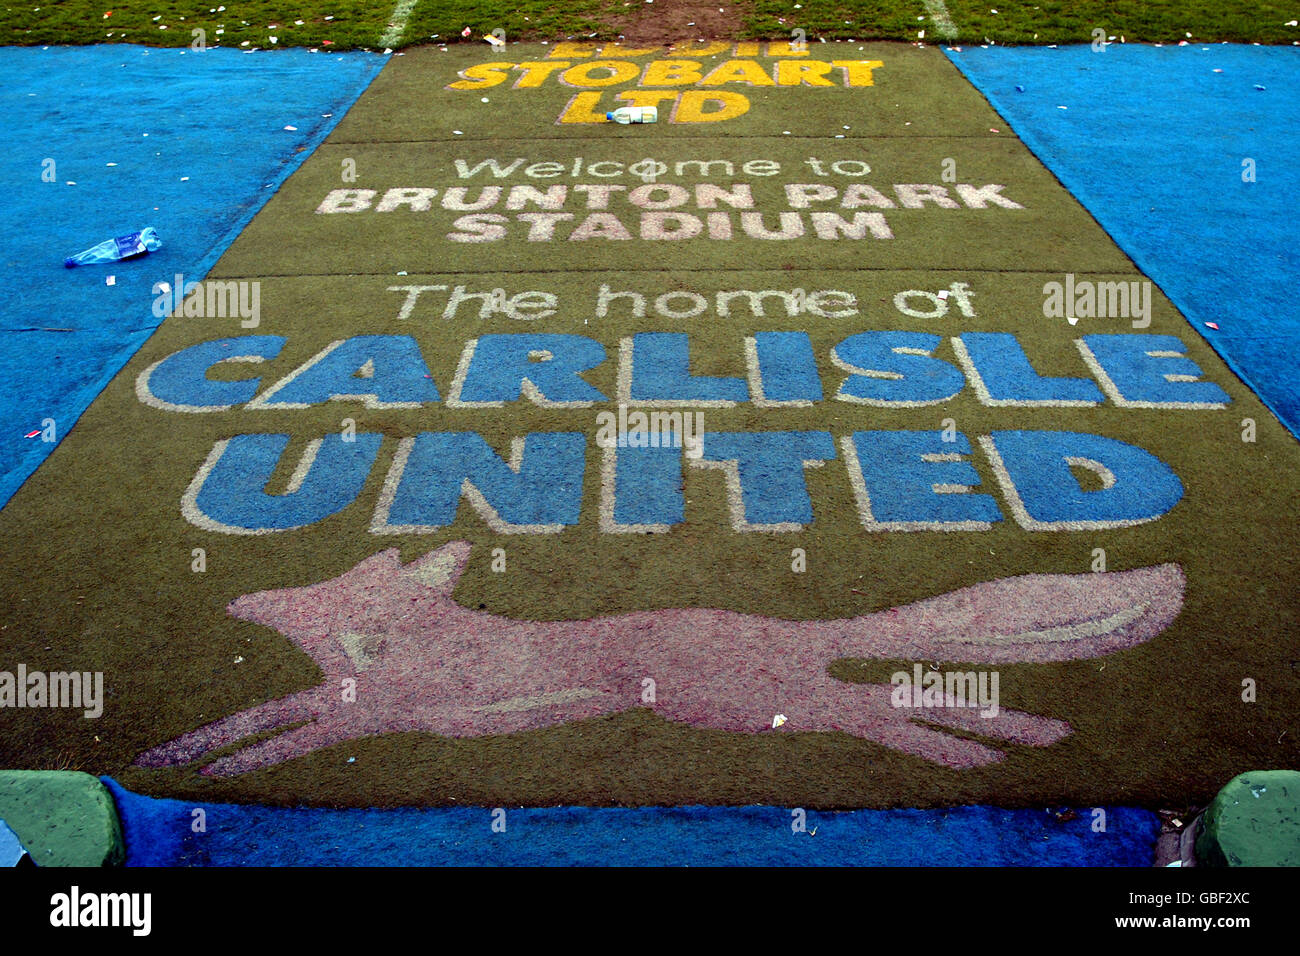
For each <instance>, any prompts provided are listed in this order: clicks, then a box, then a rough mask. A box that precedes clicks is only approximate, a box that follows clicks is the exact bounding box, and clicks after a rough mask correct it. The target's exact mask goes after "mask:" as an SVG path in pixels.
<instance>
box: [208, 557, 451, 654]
mask: <svg viewBox="0 0 1300 956" xmlns="http://www.w3.org/2000/svg"><path fill="white" fill-rule="evenodd" d="M469 552H470V545H469V542H467V541H452V542H450V543H448V544H445V545H443V546H442V547H440V548H437V549H435V550H433V551H430V552H429V553H428V554H425V555H423V556H421V557H418V558H416V559H415V560H414V561H412V562H410V563H409V564H402V562H401V554H400V552H399V551H398V549H397V548H389V549H388V550H387V551H381V552H379V553H378V554H375V555H372V556H371V557H369V558H366V559H365V560H364V561H361V562H360V563H359V564H357V565H356V566H354V567H353V568H351V569H349V570H348V571H345V572H343V573H342V574H340V575H339V576H338V577H334V578H330V579H329V580H328V581H321V582H320V583H319V584H311V585H307V586H304V587H297V588H280V589H277V590H273V591H257V592H254V593H252V594H245V595H243V596H242V597H238V598H236V599H235V600H233V601H231V602H230V604H229V605H228V606H227V608H226V610H227V613H229V614H230V616H231V617H234V618H238V619H239V620H241V621H252V622H254V623H257V624H264V625H266V626H267V627H272V628H274V629H276V630H277V631H279V632H281V633H282V634H284V635H285V636H286V637H288V638H289V639H290V640H292V641H293V642H294V643H295V644H297V645H298V646H300V647H301V648H302V649H303V650H305V651H306V652H307V653H308V654H310V655H311V657H312V659H313V660H314V661H316V663H317V664H319V665H320V666H321V667H322V668H323V669H324V670H326V671H327V672H332V671H343V672H352V671H358V670H365V669H366V668H367V666H368V665H369V664H370V663H371V662H373V661H374V660H376V659H377V658H379V657H381V656H383V655H384V653H385V651H386V650H387V647H386V643H387V641H388V640H389V639H390V637H393V636H395V635H394V632H395V631H400V630H409V629H410V627H415V628H420V627H423V626H425V625H427V624H429V623H432V622H435V621H437V620H438V619H440V618H442V617H445V616H446V614H447V612H448V611H449V610H451V609H452V608H451V607H450V606H449V605H455V602H454V601H453V600H452V596H451V593H452V591H453V590H454V589H455V587H456V582H457V581H458V580H459V579H460V576H461V573H462V572H463V571H464V570H465V565H466V562H467V561H468V560H469ZM404 622H405V623H406V624H408V625H409V627H406V628H403V627H402V625H403V623H404Z"/></svg>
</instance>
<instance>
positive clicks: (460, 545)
mask: <svg viewBox="0 0 1300 956" xmlns="http://www.w3.org/2000/svg"><path fill="white" fill-rule="evenodd" d="M469 551H470V545H469V542H468V541H451V542H448V543H447V544H444V545H443V546H442V547H441V548H436V549H434V550H433V551H430V552H429V553H428V554H426V555H424V556H423V557H419V558H416V559H415V560H414V561H412V562H411V563H410V564H408V565H406V566H405V567H404V568H402V573H403V574H405V575H406V576H407V577H408V578H411V579H412V580H415V581H418V582H419V583H420V584H423V585H425V586H426V587H431V588H438V589H439V590H442V591H446V592H448V593H450V592H451V590H452V588H454V587H455V586H456V582H457V581H458V580H459V579H460V575H461V572H462V571H464V570H465V565H466V564H467V563H468V562H469Z"/></svg>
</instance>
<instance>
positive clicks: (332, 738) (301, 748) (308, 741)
mask: <svg viewBox="0 0 1300 956" xmlns="http://www.w3.org/2000/svg"><path fill="white" fill-rule="evenodd" d="M383 730H384V728H383V727H380V726H377V725H375V723H374V722H373V721H367V720H364V719H357V718H356V717H353V716H349V715H345V714H340V713H335V714H330V715H329V716H326V717H323V718H321V719H320V720H316V721H313V722H312V723H309V724H303V725H302V726H301V727H295V728H293V729H292V730H286V731H284V733H281V734H277V735H276V736H274V737H270V738H268V739H266V740H261V741H258V742H257V743H255V744H253V745H252V746H251V747H245V748H244V749H243V750H237V751H236V752H235V753H233V754H228V755H227V756H225V757H221V758H219V759H217V760H214V761H212V763H210V764H208V765H207V766H205V767H203V768H202V769H200V770H199V773H201V774H202V775H203V776H205V777H233V776H235V775H236V774H241V773H248V771H250V770H260V769H262V768H263V767H269V766H271V765H273V764H277V763H284V761H286V760H292V759H294V758H295V757H301V756H303V755H304V754H307V753H310V752H311V751H313V750H319V749H320V748H321V747H328V746H330V745H332V744H337V743H342V742H343V741H345V740H352V739H355V738H357V737H365V736H368V735H370V734H378V733H382V732H383Z"/></svg>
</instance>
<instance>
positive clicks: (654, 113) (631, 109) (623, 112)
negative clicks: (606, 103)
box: [605, 106, 659, 125]
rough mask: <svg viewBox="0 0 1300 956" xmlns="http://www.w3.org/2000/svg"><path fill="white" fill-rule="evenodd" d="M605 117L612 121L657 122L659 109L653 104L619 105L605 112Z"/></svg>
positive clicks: (626, 122)
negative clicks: (609, 111)
mask: <svg viewBox="0 0 1300 956" xmlns="http://www.w3.org/2000/svg"><path fill="white" fill-rule="evenodd" d="M605 119H607V120H610V121H611V122H614V123H623V124H624V125H626V124H628V123H657V122H658V121H659V110H658V108H657V107H654V106H620V107H619V108H618V109H616V110H614V111H613V112H612V113H606V114H605Z"/></svg>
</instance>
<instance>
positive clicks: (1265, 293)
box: [947, 43, 1300, 438]
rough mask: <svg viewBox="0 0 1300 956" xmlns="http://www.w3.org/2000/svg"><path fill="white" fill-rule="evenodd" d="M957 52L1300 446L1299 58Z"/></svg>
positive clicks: (1132, 47) (1285, 50)
mask: <svg viewBox="0 0 1300 956" xmlns="http://www.w3.org/2000/svg"><path fill="white" fill-rule="evenodd" d="M947 54H948V57H949V59H951V60H952V62H953V63H955V64H956V65H957V67H958V69H960V70H961V71H962V72H963V73H964V74H965V75H966V77H967V78H968V79H969V80H970V81H971V82H972V83H973V84H974V85H975V86H976V88H977V89H979V91H980V92H981V93H983V94H984V96H985V97H987V98H988V101H989V102H990V103H991V104H992V105H993V107H994V108H995V109H996V110H997V111H998V112H999V113H1001V114H1002V116H1003V117H1004V118H1005V119H1006V120H1007V122H1008V123H1009V125H1010V126H1011V128H1012V130H1013V131H1014V132H1015V133H1016V135H1018V136H1019V137H1020V138H1021V139H1022V140H1023V141H1024V142H1025V144H1026V145H1027V146H1028V147H1029V148H1030V149H1031V150H1032V151H1033V152H1034V154H1035V155H1036V156H1037V157H1038V158H1039V159H1040V160H1042V162H1043V163H1044V164H1045V165H1046V166H1047V168H1048V169H1050V170H1051V171H1052V172H1053V173H1054V174H1055V175H1056V177H1057V178H1058V179H1060V181H1061V182H1062V183H1063V184H1064V185H1065V186H1066V188H1068V189H1069V190H1070V192H1072V193H1073V194H1074V196H1075V197H1076V198H1077V199H1078V200H1079V201H1080V202H1081V203H1082V204H1083V205H1084V207H1086V208H1087V210H1088V211H1089V212H1090V213H1092V215H1093V216H1094V217H1095V218H1096V219H1097V221H1098V222H1100V223H1101V225H1102V226H1103V227H1104V228H1105V229H1106V231H1107V232H1108V233H1110V235H1111V237H1112V238H1113V239H1114V240H1115V241H1116V243H1117V244H1118V245H1119V247H1120V248H1121V249H1123V250H1124V252H1126V253H1127V254H1128V255H1129V256H1130V257H1131V258H1132V259H1133V261H1134V262H1135V263H1136V264H1137V266H1138V268H1140V269H1141V270H1142V271H1143V272H1144V273H1146V274H1147V275H1148V276H1150V278H1151V279H1152V280H1153V281H1154V282H1155V283H1156V284H1157V285H1158V286H1159V287H1160V288H1161V289H1162V290H1163V291H1164V293H1165V295H1167V296H1168V297H1169V299H1170V300H1171V301H1172V302H1173V303H1174V305H1176V306H1177V307H1178V308H1179V310H1180V311H1182V313H1183V315H1185V316H1186V317H1187V319H1188V320H1189V321H1190V322H1191V324H1192V325H1193V326H1194V327H1195V328H1196V330H1197V331H1198V332H1200V333H1201V334H1202V335H1203V336H1204V337H1205V338H1206V339H1207V340H1208V341H1209V343H1210V344H1211V345H1212V346H1213V347H1214V349H1215V350H1216V351H1217V352H1218V353H1219V354H1220V355H1221V356H1222V357H1223V359H1224V360H1225V361H1226V362H1227V363H1228V365H1229V366H1230V367H1231V368H1232V370H1233V371H1235V372H1236V373H1237V375H1238V376H1240V377H1241V378H1242V380H1243V381H1245V382H1246V383H1247V384H1248V385H1249V386H1250V387H1251V388H1252V389H1254V391H1255V392H1256V393H1257V394H1258V395H1259V397H1260V398H1261V399H1262V400H1263V401H1264V403H1265V404H1266V405H1267V406H1268V407H1269V408H1270V409H1272V411H1273V412H1274V413H1275V414H1276V415H1277V416H1278V418H1280V419H1281V420H1282V422H1283V424H1285V425H1286V426H1287V428H1289V429H1290V430H1291V433H1292V434H1293V435H1296V437H1298V438H1300V388H1297V367H1298V366H1300V361H1298V360H1297V356H1300V301H1298V300H1297V295H1298V294H1300V288H1297V285H1296V276H1298V275H1300V242H1297V237H1300V228H1297V225H1296V217H1297V215H1298V214H1300V198H1297V197H1300V166H1297V164H1296V162H1295V157H1296V156H1297V155H1300V108H1297V105H1296V104H1298V103H1300V49H1297V48H1294V47H1256V46H1235V45H1230V44H1217V45H1213V46H1202V45H1201V44H1191V45H1189V46H1185V47H1179V46H1168V47H1151V46H1139V45H1137V44H1119V43H1112V44H1110V45H1109V46H1107V47H1106V49H1105V51H1104V52H1093V50H1092V48H1091V47H1088V46H1069V47H1062V48H1060V49H1055V50H1053V49H1048V48H1046V47H991V48H989V49H987V50H986V49H979V48H971V47H963V49H962V52H961V53H957V52H955V51H954V50H951V49H950V50H948V51H947ZM1215 70H1220V71H1221V72H1218V73H1216V72H1214V71H1215ZM1260 87H1262V89H1260ZM1021 88H1023V92H1022V91H1021ZM1062 106H1064V107H1066V109H1060V107H1062ZM1247 161H1250V162H1249V163H1247ZM1252 168H1253V175H1254V182H1249V181H1247V179H1244V178H1243V174H1246V173H1249V172H1250V171H1251V169H1252ZM1247 178H1248V177H1247ZM1085 321H1086V320H1085ZM1206 322H1214V323H1216V324H1217V325H1218V326H1219V328H1218V331H1214V330H1212V329H1209V328H1207V327H1206V326H1205V324H1204V323H1206Z"/></svg>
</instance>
